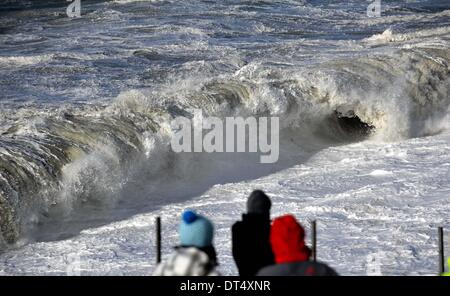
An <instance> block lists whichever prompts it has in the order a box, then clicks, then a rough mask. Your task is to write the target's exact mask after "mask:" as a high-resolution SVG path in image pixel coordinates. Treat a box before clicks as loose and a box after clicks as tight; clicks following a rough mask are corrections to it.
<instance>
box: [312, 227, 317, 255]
mask: <svg viewBox="0 0 450 296" xmlns="http://www.w3.org/2000/svg"><path fill="white" fill-rule="evenodd" d="M311 231H312V236H311V240H312V259H313V261H314V262H316V260H317V223H316V220H314V221H312V225H311Z"/></svg>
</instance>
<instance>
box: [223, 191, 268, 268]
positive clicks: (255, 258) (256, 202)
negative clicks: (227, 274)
mask: <svg viewBox="0 0 450 296" xmlns="http://www.w3.org/2000/svg"><path fill="white" fill-rule="evenodd" d="M270 207H271V202H270V199H269V197H268V196H267V195H266V194H265V193H264V192H263V191H261V190H255V191H253V192H252V193H251V194H250V196H249V198H248V200H247V213H246V214H243V215H242V221H238V222H236V223H235V224H234V225H233V227H232V229H231V231H232V251H233V258H234V261H235V262H236V265H237V268H238V270H239V274H240V275H241V276H253V275H256V273H257V272H258V270H260V269H261V268H263V267H264V266H267V265H271V264H273V263H274V257H273V253H272V249H271V247H270V241H269V236H270Z"/></svg>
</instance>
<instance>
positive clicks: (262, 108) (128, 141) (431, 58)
mask: <svg viewBox="0 0 450 296" xmlns="http://www.w3.org/2000/svg"><path fill="white" fill-rule="evenodd" d="M373 39H376V40H379V38H378V39H377V38H373ZM368 42H370V40H369V41H368ZM386 42H389V40H388V41H386ZM449 65H450V50H449V49H448V48H445V47H444V48H443V47H440V46H427V47H424V46H417V47H414V46H412V47H410V48H402V49H398V50H395V51H393V52H392V53H390V54H387V53H386V54H383V55H378V56H370V57H360V58H357V59H352V60H348V59H347V60H336V61H331V62H325V63H321V64H319V65H312V66H310V67H306V68H302V69H300V70H299V69H296V70H295V71H294V70H293V69H292V68H290V67H283V66H279V67H277V66H270V67H269V66H267V65H264V64H260V63H249V64H247V65H245V66H243V67H241V69H239V70H238V71H237V72H235V73H234V74H233V75H227V76H226V77H220V78H219V77H216V78H214V77H213V78H204V79H202V80H199V81H196V84H195V85H194V86H192V87H187V86H185V87H183V88H181V87H177V86H175V85H172V90H171V91H166V92H159V93H157V94H154V93H146V92H145V91H137V90H133V91H128V92H124V93H122V94H121V95H120V96H119V97H118V98H117V100H116V101H115V102H113V103H111V104H106V105H105V104H103V105H101V104H97V105H81V106H77V105H73V104H72V105H70V106H64V107H62V106H60V107H53V108H50V107H48V106H44V107H43V106H34V105H31V106H23V107H21V108H20V109H18V110H15V112H12V111H11V110H8V109H7V108H5V109H3V110H2V111H1V112H2V113H3V114H2V118H3V120H2V124H1V130H0V132H1V137H0V217H1V221H0V229H1V235H0V240H1V241H2V243H3V244H5V243H6V244H11V243H14V242H16V241H17V240H18V239H19V238H20V237H21V236H23V234H24V233H26V232H27V230H28V229H29V228H30V227H32V226H33V225H35V224H36V223H39V221H41V220H42V219H45V217H47V216H55V215H56V216H58V215H62V216H64V215H68V214H70V212H71V211H72V209H73V208H74V207H75V206H76V205H77V204H80V203H85V202H88V203H89V202H93V203H102V204H113V203H114V202H115V201H116V200H117V199H119V198H121V197H123V194H124V193H123V190H124V188H125V187H127V186H129V184H130V182H131V183H133V182H134V183H136V182H148V183H149V184H151V183H152V182H154V183H155V182H157V180H169V179H172V180H173V179H176V178H181V179H189V180H192V182H194V183H195V182H196V181H195V177H193V176H192V170H193V169H194V170H195V169H196V168H198V167H199V166H200V167H201V166H202V164H199V163H195V160H197V161H198V160H199V159H196V158H195V157H194V156H187V155H184V156H182V155H176V154H174V153H173V152H171V149H170V146H169V145H170V138H171V136H172V130H171V128H170V124H169V123H170V120H171V119H173V118H174V117H176V116H180V115H182V116H192V112H193V109H195V108H201V109H202V110H203V112H204V113H205V114H206V115H215V116H219V117H225V116H248V115H254V116H263V115H264V116H267V115H270V116H279V117H280V125H281V143H280V145H281V146H282V147H281V149H283V147H287V148H286V149H285V150H284V152H283V150H282V152H281V153H287V152H286V151H287V150H292V147H291V146H289V145H290V144H289V143H292V142H295V143H296V146H295V147H296V149H298V150H299V151H290V153H301V150H304V151H308V150H314V149H320V148H321V147H323V146H324V145H333V144H339V143H342V142H347V141H355V140H356V141H357V140H361V139H363V138H367V137H368V136H369V137H371V139H374V140H383V141H389V140H397V139H402V138H408V137H417V136H425V135H429V134H433V133H437V132H440V131H441V130H443V129H446V128H447V127H448V119H447V115H448V107H449V103H450V100H449V96H448V95H449V90H450V78H449ZM283 145H284V146H283ZM183 157H184V158H183ZM210 157H212V156H210ZM229 157H230V158H233V157H234V156H233V155H230V156H229ZM143 175H145V178H143V177H142V176H143ZM137 176H140V177H137ZM155 184H156V183H155Z"/></svg>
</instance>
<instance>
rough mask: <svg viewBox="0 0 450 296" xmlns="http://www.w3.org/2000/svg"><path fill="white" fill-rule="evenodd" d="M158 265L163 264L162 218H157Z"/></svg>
mask: <svg viewBox="0 0 450 296" xmlns="http://www.w3.org/2000/svg"><path fill="white" fill-rule="evenodd" d="M155 222H156V264H158V263H160V262H161V217H156V221H155Z"/></svg>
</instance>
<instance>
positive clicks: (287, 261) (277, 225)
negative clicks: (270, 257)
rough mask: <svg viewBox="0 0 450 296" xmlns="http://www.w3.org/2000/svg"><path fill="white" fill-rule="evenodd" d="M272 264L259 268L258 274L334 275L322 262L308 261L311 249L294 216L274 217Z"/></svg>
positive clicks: (271, 236) (271, 233) (271, 241)
mask: <svg viewBox="0 0 450 296" xmlns="http://www.w3.org/2000/svg"><path fill="white" fill-rule="evenodd" d="M270 244H271V246H272V251H273V253H274V255H275V263H276V264H274V265H270V266H267V267H264V268H262V269H261V270H259V272H258V273H257V275H259V276H336V275H338V274H337V273H336V271H334V270H333V269H332V268H330V267H329V266H327V265H326V264H324V263H319V262H313V261H310V260H309V258H310V256H311V250H310V249H309V248H308V247H307V246H306V244H305V230H304V229H303V227H302V226H301V225H300V224H299V223H298V222H297V220H296V219H295V217H294V216H292V215H285V216H281V217H278V218H276V219H275V220H274V221H273V223H272V227H271V229H270Z"/></svg>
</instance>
